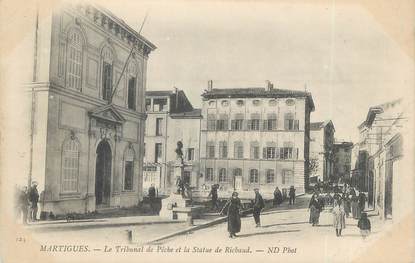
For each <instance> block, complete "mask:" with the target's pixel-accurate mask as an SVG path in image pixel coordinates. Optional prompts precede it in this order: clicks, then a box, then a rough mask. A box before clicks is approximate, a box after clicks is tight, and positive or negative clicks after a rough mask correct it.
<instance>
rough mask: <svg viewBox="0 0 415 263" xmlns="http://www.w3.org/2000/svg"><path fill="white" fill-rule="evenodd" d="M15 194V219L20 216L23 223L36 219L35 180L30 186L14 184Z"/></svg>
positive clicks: (37, 195) (36, 196)
mask: <svg viewBox="0 0 415 263" xmlns="http://www.w3.org/2000/svg"><path fill="white" fill-rule="evenodd" d="M15 195H16V196H15V208H16V220H18V219H19V218H22V222H23V224H27V223H28V222H29V221H30V222H34V221H36V220H38V219H37V212H38V203H39V192H38V190H37V182H33V183H32V186H31V187H30V188H28V187H27V186H23V187H21V188H19V187H17V186H16V193H15Z"/></svg>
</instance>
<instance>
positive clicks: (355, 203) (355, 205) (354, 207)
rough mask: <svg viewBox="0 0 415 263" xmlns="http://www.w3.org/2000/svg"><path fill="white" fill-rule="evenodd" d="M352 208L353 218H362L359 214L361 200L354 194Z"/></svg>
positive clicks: (351, 202) (351, 201) (351, 199)
mask: <svg viewBox="0 0 415 263" xmlns="http://www.w3.org/2000/svg"><path fill="white" fill-rule="evenodd" d="M350 206H351V208H352V217H353V218H354V219H358V218H359V217H360V213H359V199H358V197H357V196H356V195H353V194H352V197H351V198H350Z"/></svg>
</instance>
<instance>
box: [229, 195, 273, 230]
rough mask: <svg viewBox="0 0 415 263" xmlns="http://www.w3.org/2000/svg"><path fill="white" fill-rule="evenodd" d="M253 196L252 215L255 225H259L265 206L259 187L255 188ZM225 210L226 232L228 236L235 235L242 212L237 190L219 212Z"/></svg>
mask: <svg viewBox="0 0 415 263" xmlns="http://www.w3.org/2000/svg"><path fill="white" fill-rule="evenodd" d="M254 192H255V198H254V200H253V207H252V210H253V217H254V221H255V226H256V227H260V226H261V218H260V216H261V211H262V209H264V207H265V202H264V199H263V198H262V196H261V194H260V193H259V189H258V188H255V189H254ZM225 210H226V212H227V215H228V232H229V237H230V238H234V237H236V233H239V232H240V231H241V214H242V203H241V200H240V199H239V197H238V193H237V192H233V193H232V196H231V198H230V199H229V200H228V201H227V202H226V204H225V206H224V207H223V208H222V211H221V214H224V211H225Z"/></svg>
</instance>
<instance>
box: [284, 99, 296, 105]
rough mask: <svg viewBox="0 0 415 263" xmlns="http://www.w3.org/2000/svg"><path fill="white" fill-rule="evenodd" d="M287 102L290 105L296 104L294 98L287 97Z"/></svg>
mask: <svg viewBox="0 0 415 263" xmlns="http://www.w3.org/2000/svg"><path fill="white" fill-rule="evenodd" d="M285 104H287V105H288V106H293V105H294V104H295V100H293V99H287V100H286V101H285Z"/></svg>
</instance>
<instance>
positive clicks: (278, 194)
mask: <svg viewBox="0 0 415 263" xmlns="http://www.w3.org/2000/svg"><path fill="white" fill-rule="evenodd" d="M281 203H282V193H281V191H280V189H279V188H278V186H277V187H275V191H274V202H273V205H274V207H277V206H279V205H280V204H281Z"/></svg>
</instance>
